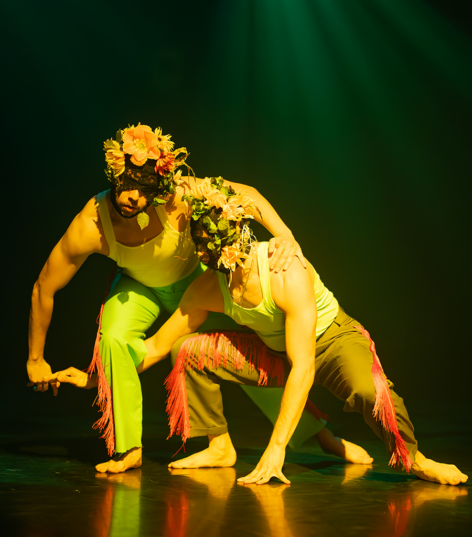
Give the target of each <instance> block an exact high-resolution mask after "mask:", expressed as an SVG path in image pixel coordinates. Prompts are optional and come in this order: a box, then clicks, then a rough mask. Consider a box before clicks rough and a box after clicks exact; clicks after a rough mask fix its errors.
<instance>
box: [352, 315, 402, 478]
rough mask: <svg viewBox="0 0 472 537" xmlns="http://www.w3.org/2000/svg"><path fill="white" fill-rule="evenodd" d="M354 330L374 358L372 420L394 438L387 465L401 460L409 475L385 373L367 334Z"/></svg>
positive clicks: (362, 329)
mask: <svg viewBox="0 0 472 537" xmlns="http://www.w3.org/2000/svg"><path fill="white" fill-rule="evenodd" d="M354 328H357V330H359V332H360V333H361V334H362V335H363V336H364V337H365V338H367V339H368V340H369V341H370V352H371V353H372V356H373V357H374V361H373V363H372V378H373V380H374V387H375V404H374V410H373V415H374V418H376V419H377V420H379V421H380V423H381V424H382V427H383V428H384V429H386V430H387V431H390V432H391V433H392V434H393V436H394V437H395V449H394V450H393V453H392V457H391V458H390V462H389V465H390V466H396V465H397V464H399V463H400V460H401V462H402V463H403V466H404V467H405V470H406V471H407V472H408V473H409V472H410V470H411V460H410V457H409V456H408V454H409V451H408V449H407V447H406V445H405V442H404V440H403V438H402V437H401V436H400V432H399V430H398V425H397V413H396V412H395V406H394V404H393V399H392V394H391V393H390V388H389V387H388V384H387V380H386V376H385V373H384V371H383V368H382V365H381V363H380V360H379V357H378V356H377V352H376V350H375V343H374V341H373V339H372V338H371V337H370V334H369V332H367V330H366V329H365V328H364V327H362V326H354Z"/></svg>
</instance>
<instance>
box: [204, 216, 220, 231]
mask: <svg viewBox="0 0 472 537" xmlns="http://www.w3.org/2000/svg"><path fill="white" fill-rule="evenodd" d="M203 225H204V226H205V229H206V230H207V231H208V232H210V233H216V232H217V231H218V228H217V227H216V226H215V224H214V223H213V221H212V219H211V218H210V217H209V216H205V218H204V219H203Z"/></svg>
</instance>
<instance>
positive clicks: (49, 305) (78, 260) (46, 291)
mask: <svg viewBox="0 0 472 537" xmlns="http://www.w3.org/2000/svg"><path fill="white" fill-rule="evenodd" d="M94 217H95V218H94ZM104 240H105V239H104V237H103V235H102V234H101V233H100V228H99V223H98V216H97V213H96V209H95V201H94V200H91V201H90V202H89V203H87V205H86V206H85V208H84V209H83V210H82V212H81V213H80V214H78V215H77V216H76V217H75V218H74V220H73V222H72V223H71V225H70V226H69V228H68V230H67V231H66V233H65V235H64V236H63V237H62V238H61V240H60V241H59V242H58V244H57V245H56V246H55V247H54V249H53V251H52V252H51V255H50V256H49V258H48V260H47V261H46V264H45V265H44V267H43V269H42V271H41V273H40V275H39V278H38V281H37V282H36V283H35V285H34V288H33V294H32V298H31V312H30V323H29V338H28V344H29V356H28V362H27V370H28V376H29V379H30V385H33V384H34V385H35V388H36V390H37V391H46V390H47V389H48V383H47V382H43V378H44V377H46V376H49V375H51V368H50V366H49V364H48V363H47V362H46V361H45V359H44V345H45V342H46V334H47V331H48V328H49V325H50V323H51V317H52V312H53V308H54V295H55V294H56V292H57V291H58V290H59V289H62V288H63V287H65V286H66V285H67V284H68V283H69V281H70V280H71V279H72V277H73V276H74V274H75V273H76V272H77V270H78V269H79V268H80V267H81V265H82V263H83V262H84V261H85V260H86V259H87V257H88V256H89V255H90V254H91V253H93V252H102V253H103V251H104V249H105V248H107V245H106V244H104ZM54 393H55V394H56V393H57V391H56V389H54Z"/></svg>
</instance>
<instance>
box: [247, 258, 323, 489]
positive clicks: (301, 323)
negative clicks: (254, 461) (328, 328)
mask: <svg viewBox="0 0 472 537" xmlns="http://www.w3.org/2000/svg"><path fill="white" fill-rule="evenodd" d="M281 277H282V275H281V274H280V275H278V276H275V277H274V278H271V283H272V281H273V279H275V278H281ZM272 296H273V298H274V301H275V303H276V304H277V306H279V308H281V309H282V310H283V311H284V313H285V340H286V349H287V356H288V358H289V361H290V362H291V366H292V367H291V371H290V374H289V376H288V379H287V383H286V385H285V389H284V394H283V397H282V404H281V407H280V413H279V416H278V418H277V421H276V423H275V426H274V431H273V433H272V436H271V439H270V442H269V445H268V446H267V449H266V450H265V452H264V454H263V456H262V458H261V460H260V462H259V464H258V465H257V467H256V469H255V470H254V471H253V472H252V473H251V474H249V475H248V476H246V477H244V478H241V479H239V480H238V481H240V482H243V483H258V484H263V483H267V482H268V481H269V480H270V478H271V477H272V476H275V477H278V478H279V479H281V480H282V481H283V482H285V483H290V482H289V481H288V480H287V479H286V478H285V476H284V475H283V474H282V466H283V462H284V459H285V448H286V447H287V444H288V441H289V440H290V438H291V436H292V434H293V433H294V431H295V428H296V426H297V424H298V422H299V420H300V418H301V415H302V412H303V409H304V407H305V403H306V400H307V398H308V393H309V391H310V389H311V387H312V385H313V381H314V378H315V350H316V320H317V312H316V299H315V293H314V291H313V280H312V278H311V273H310V272H309V271H307V270H305V269H303V268H302V267H301V265H300V264H299V263H298V262H295V263H294V264H293V265H292V266H291V267H290V269H289V270H288V271H287V272H286V273H285V274H284V275H283V277H282V281H279V282H277V283H276V284H275V285H272Z"/></svg>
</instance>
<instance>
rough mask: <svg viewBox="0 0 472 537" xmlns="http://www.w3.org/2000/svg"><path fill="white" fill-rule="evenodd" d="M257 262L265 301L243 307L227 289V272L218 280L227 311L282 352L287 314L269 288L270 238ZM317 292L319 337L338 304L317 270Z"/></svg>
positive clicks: (261, 248) (332, 319) (336, 311)
mask: <svg viewBox="0 0 472 537" xmlns="http://www.w3.org/2000/svg"><path fill="white" fill-rule="evenodd" d="M257 264H258V267H259V278H260V282H261V289H262V302H261V303H260V304H259V305H258V306H256V307H255V308H243V307H241V306H238V305H237V304H235V303H234V302H233V299H232V298H231V294H230V292H229V289H228V281H227V277H226V274H223V273H221V272H218V282H219V284H220V288H221V292H222V293H223V300H224V309H225V314H226V315H228V316H229V317H231V318H232V319H234V320H235V321H236V322H237V323H238V324H241V325H245V326H248V327H249V328H252V329H253V330H254V332H256V334H257V335H258V336H259V337H260V338H261V339H262V341H263V342H264V343H265V344H266V345H267V346H268V347H269V348H270V349H274V350H275V351H280V352H282V351H285V314H284V312H283V311H282V310H281V309H280V308H278V307H277V306H276V304H275V302H274V300H273V298H272V293H271V290H270V271H269V243H268V242H260V243H259V249H258V252H257ZM313 270H314V269H313ZM314 292H315V297H316V308H317V313H318V321H317V323H316V337H317V338H318V337H319V336H321V334H323V333H324V332H325V331H326V330H327V328H328V327H329V326H330V324H331V323H332V322H333V321H334V319H335V318H336V315H337V314H338V309H339V304H338V301H337V300H336V298H334V295H333V293H332V292H331V291H329V290H328V289H327V288H326V287H325V286H324V284H323V282H322V281H321V279H320V277H319V276H318V273H317V272H316V270H315V283H314Z"/></svg>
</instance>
